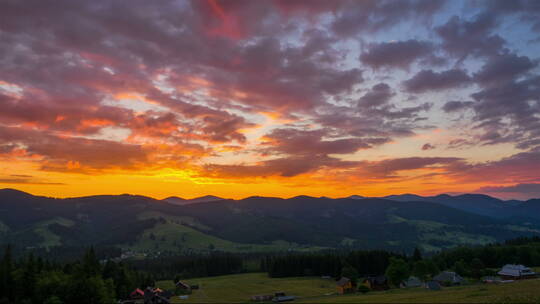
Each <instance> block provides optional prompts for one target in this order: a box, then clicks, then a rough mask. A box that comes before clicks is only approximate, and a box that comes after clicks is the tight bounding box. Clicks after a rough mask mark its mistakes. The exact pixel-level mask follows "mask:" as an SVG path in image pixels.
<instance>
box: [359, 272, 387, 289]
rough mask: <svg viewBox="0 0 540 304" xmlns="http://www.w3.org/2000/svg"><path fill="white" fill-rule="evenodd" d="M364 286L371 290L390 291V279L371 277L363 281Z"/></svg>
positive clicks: (383, 276) (382, 276) (380, 276)
mask: <svg viewBox="0 0 540 304" xmlns="http://www.w3.org/2000/svg"><path fill="white" fill-rule="evenodd" d="M362 284H363V285H365V286H367V287H368V288H369V289H371V290H387V289H390V287H389V286H388V278H387V277H386V276H385V275H379V276H369V277H367V278H365V279H364V280H363V281H362Z"/></svg>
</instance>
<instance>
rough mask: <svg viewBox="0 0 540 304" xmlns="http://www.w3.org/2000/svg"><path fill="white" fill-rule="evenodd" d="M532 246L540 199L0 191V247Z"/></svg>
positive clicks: (539, 219) (537, 229)
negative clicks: (160, 196)
mask: <svg viewBox="0 0 540 304" xmlns="http://www.w3.org/2000/svg"><path fill="white" fill-rule="evenodd" d="M520 236H540V199H531V200H528V201H515V200H514V201H503V200H499V199H497V198H493V197H490V196H487V195H479V194H464V195H457V196H451V195H446V194H442V195H437V196H429V197H425V196H418V195H413V194H405V195H391V196H386V197H381V198H373V197H361V196H351V197H346V198H338V199H331V198H325V197H319V198H317V197H309V196H297V197H293V198H289V199H283V198H274V197H257V196H254V197H249V198H245V199H241V200H231V199H222V198H219V197H215V196H205V197H201V198H197V199H191V200H186V199H182V198H178V197H169V198H166V199H164V200H157V199H153V198H150V197H145V196H137V195H127V194H125V195H100V196H88V197H77V198H65V199H57V198H50V197H42V196H34V195H31V194H28V193H25V192H21V191H17V190H13V189H2V190H0V243H4V244H5V243H14V244H16V245H18V246H23V247H54V246H88V245H90V244H96V245H110V246H118V247H121V248H123V249H125V250H129V251H133V252H145V253H186V252H202V251H211V250H220V251H231V252H263V251H286V250H288V251H290V250H301V251H307V250H318V249H325V248H354V249H373V248H380V249H389V250H397V251H403V250H411V249H412V248H414V247H416V246H419V247H421V248H422V249H423V250H424V251H436V250H440V249H443V248H448V247H453V246H458V245H482V244H486V243H492V242H497V241H502V240H505V239H510V238H515V237H520Z"/></svg>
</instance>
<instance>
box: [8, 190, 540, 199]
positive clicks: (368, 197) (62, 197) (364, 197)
mask: <svg viewBox="0 0 540 304" xmlns="http://www.w3.org/2000/svg"><path fill="white" fill-rule="evenodd" d="M3 190H12V191H17V192H23V193H26V194H30V195H32V196H41V197H49V198H54V199H71V198H81V197H92V196H120V195H131V196H142V197H148V198H151V199H154V200H159V201H163V200H166V199H169V198H179V199H183V200H195V199H198V198H203V197H207V196H212V197H217V198H220V199H223V200H234V201H240V200H244V199H248V198H252V197H261V198H279V199H285V200H287V199H292V198H295V197H300V196H306V197H312V198H328V199H346V198H350V197H351V196H360V197H362V198H361V199H370V198H379V199H385V198H386V197H388V196H403V195H414V196H421V197H434V196H441V195H448V196H451V197H457V196H462V195H485V196H489V197H492V198H495V199H499V200H501V201H512V200H517V201H523V202H525V201H527V200H534V199H540V197H531V198H528V199H519V198H501V197H497V196H493V195H489V194H485V193H474V192H472V193H471V192H463V193H438V194H434V195H419V194H416V193H408V192H406V193H393V194H388V195H383V196H365V195H362V194H351V195H346V196H334V197H331V196H324V195H319V196H313V195H304V194H300V195H295V196H287V197H281V196H263V195H250V196H240V197H237V198H233V197H224V196H221V195H219V194H204V195H201V196H194V197H185V196H181V195H171V196H166V197H160V198H158V197H153V196H150V195H145V194H141V193H126V192H118V193H95V194H89V195H82V196H48V195H41V194H39V193H30V192H27V191H23V190H20V189H16V188H0V191H3Z"/></svg>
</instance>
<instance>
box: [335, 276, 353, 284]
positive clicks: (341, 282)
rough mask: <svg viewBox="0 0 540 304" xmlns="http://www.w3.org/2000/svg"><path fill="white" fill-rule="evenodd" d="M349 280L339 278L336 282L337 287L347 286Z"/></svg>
mask: <svg viewBox="0 0 540 304" xmlns="http://www.w3.org/2000/svg"><path fill="white" fill-rule="evenodd" d="M350 281H351V280H350V279H349V278H346V277H341V279H339V281H337V282H336V284H337V286H345V285H347V283H349V282H350Z"/></svg>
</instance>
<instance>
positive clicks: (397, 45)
mask: <svg viewBox="0 0 540 304" xmlns="http://www.w3.org/2000/svg"><path fill="white" fill-rule="evenodd" d="M432 52H433V45H432V44H431V43H429V42H425V41H418V40H414V39H410V40H406V41H396V42H382V43H372V44H370V45H369V46H368V47H367V50H366V51H365V52H364V53H362V54H361V55H360V60H361V61H362V62H363V63H364V64H367V65H369V66H371V67H372V68H374V69H379V68H383V67H386V68H401V69H407V68H409V66H410V65H411V64H412V63H414V62H415V61H417V60H419V59H421V58H425V57H428V56H429V55H431V54H432Z"/></svg>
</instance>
